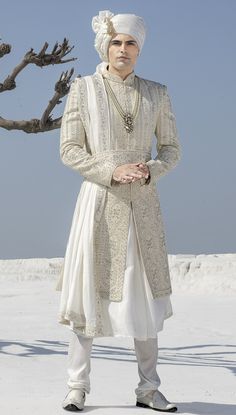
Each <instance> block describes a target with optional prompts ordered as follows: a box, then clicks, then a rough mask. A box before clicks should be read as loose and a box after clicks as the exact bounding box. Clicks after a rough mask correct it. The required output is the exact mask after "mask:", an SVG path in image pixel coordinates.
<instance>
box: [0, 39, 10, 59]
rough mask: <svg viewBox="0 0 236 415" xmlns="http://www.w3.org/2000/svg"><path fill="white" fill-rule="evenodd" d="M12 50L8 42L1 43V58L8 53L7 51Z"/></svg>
mask: <svg viewBox="0 0 236 415" xmlns="http://www.w3.org/2000/svg"><path fill="white" fill-rule="evenodd" d="M10 52H11V45H8V44H7V43H0V58H2V57H3V56H4V55H7V53H10Z"/></svg>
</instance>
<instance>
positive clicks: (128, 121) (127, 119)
mask: <svg viewBox="0 0 236 415" xmlns="http://www.w3.org/2000/svg"><path fill="white" fill-rule="evenodd" d="M123 119H124V123H125V125H124V127H125V129H126V131H127V133H128V134H130V133H132V131H133V129H134V119H133V116H132V115H131V114H129V113H127V114H124V117H123Z"/></svg>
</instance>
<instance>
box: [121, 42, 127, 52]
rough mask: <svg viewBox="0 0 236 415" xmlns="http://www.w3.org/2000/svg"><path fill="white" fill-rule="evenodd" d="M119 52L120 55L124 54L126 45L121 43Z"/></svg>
mask: <svg viewBox="0 0 236 415" xmlns="http://www.w3.org/2000/svg"><path fill="white" fill-rule="evenodd" d="M120 51H121V52H122V53H124V52H126V44H125V43H121V45H120Z"/></svg>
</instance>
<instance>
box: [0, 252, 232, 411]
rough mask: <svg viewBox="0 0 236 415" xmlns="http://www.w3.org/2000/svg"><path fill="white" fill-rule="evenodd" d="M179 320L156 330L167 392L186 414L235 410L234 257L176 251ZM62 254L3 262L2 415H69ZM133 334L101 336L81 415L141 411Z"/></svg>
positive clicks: (160, 369)
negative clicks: (62, 318) (59, 286)
mask: <svg viewBox="0 0 236 415" xmlns="http://www.w3.org/2000/svg"><path fill="white" fill-rule="evenodd" d="M169 262H170V269H171V277H172V285H173V291H174V294H173V295H172V304H173V309H174V316H173V317H172V318H171V319H168V320H167V321H166V322H165V328H164V330H163V332H161V333H160V335H159V363H158V372H159V374H160V376H161V379H162V385H161V391H162V392H164V393H165V394H166V396H167V398H168V399H170V400H172V401H174V402H176V403H177V405H178V408H179V412H181V413H182V414H199V415H205V414H216V415H217V414H219V415H228V414H235V413H236V405H235V404H236V392H235V374H236V365H235V354H236V336H235V317H236V312H235V293H236V283H235V280H236V254H222V255H196V256H195V255H170V257H169ZM62 264H63V259H62V258H52V259H17V260H1V261H0V286H1V291H0V297H1V301H0V316H1V339H2V340H1V354H0V365H1V366H0V367H1V371H0V414H4V415H5V414H6V415H13V414H14V415H23V414H24V415H30V414H34V415H39V414H40V415H42V414H43V415H54V414H55V415H56V414H64V415H65V414H66V412H65V411H64V410H63V409H62V408H61V402H62V400H63V398H64V396H65V394H66V392H67V387H66V379H67V373H66V363H67V347H68V342H69V339H70V335H71V333H70V330H69V329H68V328H66V327H64V326H61V325H60V324H58V323H57V313H58V304H59V296H60V294H59V293H58V292H57V291H56V290H55V286H56V281H57V280H58V277H59V274H60V270H61V266H62ZM137 382H138V374H137V364H136V360H135V354H134V349H133V342H132V339H128V338H115V339H114V338H106V339H95V340H94V346H93V352H92V372H91V393H90V394H89V395H88V396H87V400H86V408H85V410H84V413H88V412H90V411H91V412H92V413H93V414H94V415H96V414H103V415H110V414H112V415H113V414H114V415H121V414H122V415H126V414H127V415H133V414H137V415H139V414H140V415H145V414H148V413H149V414H150V413H154V412H151V410H149V409H142V408H137V407H135V394H134V389H135V387H136V384H137Z"/></svg>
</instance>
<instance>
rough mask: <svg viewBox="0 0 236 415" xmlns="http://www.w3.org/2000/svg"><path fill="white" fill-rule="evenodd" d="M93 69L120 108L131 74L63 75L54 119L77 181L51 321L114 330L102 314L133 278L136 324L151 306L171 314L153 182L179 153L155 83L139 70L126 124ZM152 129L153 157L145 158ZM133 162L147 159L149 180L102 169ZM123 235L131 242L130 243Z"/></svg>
mask: <svg viewBox="0 0 236 415" xmlns="http://www.w3.org/2000/svg"><path fill="white" fill-rule="evenodd" d="M103 77H106V78H107V79H108V81H109V83H110V85H111V87H112V89H113V91H114V93H115V95H116V97H117V99H118V101H119V103H120V105H121V107H122V108H123V109H124V111H127V112H132V109H133V107H134V104H135V103H134V101H135V85H136V84H135V74H134V73H132V74H130V75H129V76H128V77H127V78H126V79H125V80H124V81H123V80H122V79H121V78H120V77H118V76H116V75H112V74H111V73H109V72H108V71H107V70H106V69H104V68H102V69H101V67H100V66H99V67H98V69H97V71H96V73H95V74H94V75H93V76H88V77H84V78H78V79H76V80H75V81H74V82H73V84H72V86H71V89H70V93H69V96H68V99H67V103H66V108H65V112H64V115H63V119H62V127H61V146H60V150H61V158H62V161H63V162H64V163H65V164H66V165H68V166H70V167H71V168H73V169H75V170H77V171H78V172H79V173H80V174H81V175H82V176H83V177H84V181H83V183H82V186H81V190H80V193H79V196H78V200H77V204H76V208H75V213H74V217H73V222H72V227H71V232H70V237H69V241H68V245H67V250H66V255H65V263H64V271H63V283H62V295H61V306H60V322H61V323H64V324H71V325H72V326H73V328H74V329H76V330H77V331H78V332H79V333H82V334H85V335H87V336H103V335H105V336H107V335H113V334H114V330H115V329H112V327H114V326H113V324H112V319H113V318H114V316H115V315H116V314H117V310H119V309H121V308H122V307H121V305H122V306H123V304H124V303H127V302H129V301H130V299H131V298H132V297H131V296H130V290H133V289H135V290H136V288H137V287H138V282H137V281H139V289H137V293H136V296H135V298H136V300H135V301H136V302H135V308H136V311H137V310H138V308H139V302H138V300H139V298H140V301H142V296H143V293H144V295H145V304H144V306H143V309H147V308H148V312H147V324H146V326H148V324H149V323H148V319H149V317H148V316H150V319H151V320H152V321H154V320H155V313H158V312H159V311H160V310H162V311H160V313H162V314H163V316H162V317H163V318H165V317H168V316H169V315H170V314H171V311H170V306H169V294H170V293H171V284H170V276H169V268H168V260H167V252H166V246H165V236H164V230H163V223H162V218H161V211H160V204H159V199H158V194H157V190H156V183H157V180H158V179H159V177H161V176H162V175H164V174H165V173H167V172H168V171H169V170H170V169H172V168H173V167H174V166H175V165H176V163H177V161H178V159H179V143H178V138H177V133H176V126H175V118H174V115H173V113H172V110H171V104H170V100H169V97H168V94H167V90H166V87H165V86H164V85H161V84H159V83H156V82H152V81H147V80H145V79H141V78H139V84H140V94H141V101H140V107H139V111H138V114H137V117H136V119H135V122H134V130H133V132H132V133H128V132H127V131H126V130H125V129H124V122H123V119H122V118H121V116H120V114H119V113H118V111H117V109H116V107H115V106H114V104H113V102H112V100H111V98H110V96H109V95H107V93H106V90H105V86H104V81H103ZM154 135H155V136H156V137H157V157H156V158H155V159H154V160H152V158H151V150H152V138H153V136H154ZM137 162H145V163H146V164H147V165H148V167H149V170H150V179H149V180H145V179H142V180H139V181H137V182H135V183H129V184H121V183H118V182H115V181H114V180H113V179H112V175H113V172H114V170H115V168H116V167H117V166H119V165H122V164H126V163H137ZM132 241H133V242H132ZM128 242H129V243H128ZM132 243H133V244H135V243H136V245H137V246H136V250H135V251H134V252H133V253H131V246H132ZM129 263H131V268H132V264H133V270H132V272H133V277H132V278H133V279H134V281H133V282H131V283H130V281H127V279H129V277H128V276H127V275H128V273H129V271H130V268H129ZM135 275H138V277H135ZM132 284H134V285H132ZM127 290H128V291H129V293H128V292H127ZM131 301H132V300H131ZM133 301H134V300H133ZM162 302H163V304H162ZM117 304H118V306H117ZM119 304H120V306H119ZM112 307H113V311H112ZM163 307H164V308H163ZM163 309H164V311H163ZM158 310H159V311H158ZM133 313H134V314H135V311H134V310H133ZM126 315H127V313H126V312H124V313H123V316H126ZM128 318H129V316H128ZM124 319H126V317H124ZM124 324H125V322H124ZM133 325H136V323H134V324H133ZM158 325H160V321H158V323H155V321H154V324H153V325H152V328H151V329H150V332H153V331H155V330H158V327H157V326H158ZM115 326H116V327H117V325H116V324H115ZM131 326H132V324H131ZM117 330H118V332H119V329H117ZM127 331H129V329H127ZM134 331H135V330H134ZM131 332H133V329H131ZM116 334H117V335H119V333H116ZM127 334H128V335H129V333H127ZM132 335H135V332H134V333H132ZM138 337H154V334H150V333H149V334H148V333H146V334H145V335H142V334H141V335H140V336H138Z"/></svg>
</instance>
